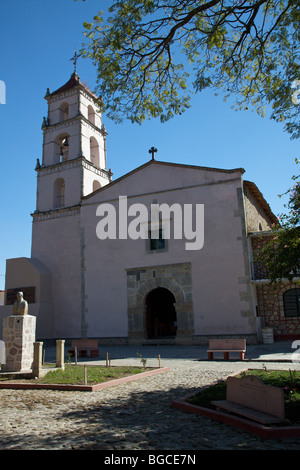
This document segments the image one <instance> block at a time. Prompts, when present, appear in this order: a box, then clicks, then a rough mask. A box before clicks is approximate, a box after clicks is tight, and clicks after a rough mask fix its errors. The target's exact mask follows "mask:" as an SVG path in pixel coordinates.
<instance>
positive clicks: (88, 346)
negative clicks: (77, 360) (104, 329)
mask: <svg viewBox="0 0 300 470" xmlns="http://www.w3.org/2000/svg"><path fill="white" fill-rule="evenodd" d="M75 348H77V351H78V356H79V357H88V353H89V357H98V355H99V349H98V340H97V339H87V338H82V339H74V340H72V342H71V348H70V349H69V350H68V353H69V354H71V355H72V356H74V355H75Z"/></svg>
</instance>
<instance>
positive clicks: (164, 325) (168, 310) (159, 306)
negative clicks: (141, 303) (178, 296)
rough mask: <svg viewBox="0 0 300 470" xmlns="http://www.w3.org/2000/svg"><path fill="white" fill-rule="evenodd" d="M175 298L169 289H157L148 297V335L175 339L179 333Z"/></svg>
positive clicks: (148, 336) (146, 301) (150, 337)
mask: <svg viewBox="0 0 300 470" xmlns="http://www.w3.org/2000/svg"><path fill="white" fill-rule="evenodd" d="M175 302H176V300H175V297H174V295H173V294H172V292H170V291H169V290H168V289H166V288H164V287H157V288H156V289H153V290H152V291H151V292H149V294H148V295H147V297H146V299H145V304H146V334H147V338H148V339H152V338H170V337H171V338H174V337H175V336H176V331H177V314H176V308H175Z"/></svg>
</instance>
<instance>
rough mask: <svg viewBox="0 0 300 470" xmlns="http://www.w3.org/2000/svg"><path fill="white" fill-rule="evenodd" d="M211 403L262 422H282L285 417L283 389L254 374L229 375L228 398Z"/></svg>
mask: <svg viewBox="0 0 300 470" xmlns="http://www.w3.org/2000/svg"><path fill="white" fill-rule="evenodd" d="M211 404H212V405H214V406H215V407H216V408H218V409H221V410H225V411H228V412H230V413H234V414H237V415H240V416H243V417H245V418H248V419H251V420H253V421H257V422H258V423H260V424H273V423H280V422H282V421H283V420H284V418H285V410H284V393H283V390H282V389H281V388H279V387H273V386H272V385H266V384H264V383H263V382H262V381H261V380H260V379H259V378H258V377H256V376H254V375H248V376H245V377H242V378H237V377H228V379H227V388H226V400H218V401H212V402H211Z"/></svg>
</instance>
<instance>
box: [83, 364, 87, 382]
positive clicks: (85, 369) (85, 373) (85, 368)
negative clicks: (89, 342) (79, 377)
mask: <svg viewBox="0 0 300 470" xmlns="http://www.w3.org/2000/svg"><path fill="white" fill-rule="evenodd" d="M84 385H87V365H86V364H84Z"/></svg>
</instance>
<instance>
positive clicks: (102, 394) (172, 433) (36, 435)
mask: <svg viewBox="0 0 300 470" xmlns="http://www.w3.org/2000/svg"><path fill="white" fill-rule="evenodd" d="M149 365H151V364H149ZM162 365H163V366H167V367H170V371H168V372H166V373H163V374H158V375H155V376H150V377H147V378H144V379H141V380H136V381H133V382H130V383H124V384H122V385H118V386H115V387H112V388H107V389H104V390H99V391H96V392H65V391H50V390H47V391H45V390H43V391H37V390H22V391H21V390H19V391H18V390H0V450H4V449H6V450H17V449H19V450H44V449H45V450H59V449H66V450H70V449H80V450H87V449H93V450H94V449H95V450H96V449H97V450H101V449H105V450H147V451H149V450H170V451H174V450H189V451H193V450H221V449H228V450H238V449H239V450H243V449H244V450H274V449H276V450H278V449H282V450H286V449H290V450H298V449H299V448H300V445H299V439H297V438H294V439H284V440H275V441H274V440H269V439H268V440H264V439H262V438H259V437H256V436H255V435H253V434H250V433H246V432H243V431H240V430H238V429H236V428H233V427H231V426H228V425H226V424H222V423H219V422H216V421H211V420H209V419H206V418H203V417H201V416H195V415H192V414H188V413H185V412H182V411H180V410H177V409H174V408H172V407H171V402H172V400H174V399H176V398H179V397H180V398H181V397H182V396H184V395H186V394H189V393H190V392H193V391H194V390H196V389H198V388H199V387H200V386H202V385H207V384H210V383H212V382H214V381H215V380H218V379H220V378H223V377H224V378H225V377H227V376H228V375H229V374H232V373H235V372H237V371H239V370H241V369H244V368H245V363H241V362H226V363H225V362H222V361H220V362H217V361H214V362H212V363H208V362H192V361H184V360H183V361H176V360H174V361H172V360H170V361H167V363H163V364H162ZM256 365H257V364H256ZM251 366H252V367H253V364H251ZM259 367H263V365H262V364H260V365H259ZM272 368H282V364H272ZM285 368H286V369H288V368H289V366H288V365H285Z"/></svg>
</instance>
